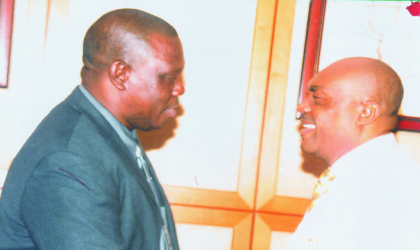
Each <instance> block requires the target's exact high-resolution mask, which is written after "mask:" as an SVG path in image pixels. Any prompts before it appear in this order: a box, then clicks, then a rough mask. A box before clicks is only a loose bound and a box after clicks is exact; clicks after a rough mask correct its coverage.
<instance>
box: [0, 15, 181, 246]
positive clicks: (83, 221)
mask: <svg viewBox="0 0 420 250" xmlns="http://www.w3.org/2000/svg"><path fill="white" fill-rule="evenodd" d="M83 63H84V66H83V68H82V72H81V76H82V85H81V86H78V87H77V88H76V89H75V90H74V91H73V93H72V94H71V95H70V96H69V97H68V98H67V99H66V100H64V101H63V102H62V103H61V104H59V105H58V106H57V107H56V108H54V109H53V110H52V111H51V113H50V114H49V115H48V116H47V117H46V118H45V119H44V120H43V121H42V122H41V124H40V125H39V126H38V128H37V129H36V130H35V131H34V133H33V134H32V135H31V137H30V138H29V139H28V141H27V142H26V143H25V145H24V146H23V147H22V149H21V150H20V152H19V153H18V155H17V156H16V158H15V160H14V162H13V163H12V165H11V167H10V170H9V173H8V176H7V179H6V182H5V185H4V188H3V193H2V197H1V200H0V249H54V250H55V249H89V250H91V249H145V250H154V249H179V247H178V241H177V237H176V232H175V226H174V221H173V218H172V214H171V211H170V208H169V204H168V201H167V200H166V197H165V195H164V193H163V190H162V188H161V186H160V184H159V182H158V181H157V178H156V175H155V173H154V171H153V168H152V167H151V165H150V162H149V161H148V159H147V157H146V156H145V154H144V152H143V150H142V148H141V145H140V143H139V141H138V139H137V135H136V132H135V129H140V130H145V131H147V130H152V129H157V128H161V127H162V126H164V125H165V123H166V122H167V121H168V119H170V118H171V117H173V116H175V115H176V112H175V110H174V108H175V107H176V106H177V105H178V96H180V95H182V94H183V93H184V86H183V83H182V82H181V81H180V79H179V78H180V77H179V76H180V74H181V72H182V70H183V68H184V57H183V51H182V46H181V42H180V40H179V38H178V35H177V33H176V31H175V29H174V28H173V27H172V26H170V25H169V24H168V23H166V22H165V21H164V20H162V19H160V18H158V17H155V16H152V15H150V14H148V13H145V12H142V11H139V10H133V9H122V10H116V11H112V12H109V13H107V14H105V15H104V16H102V17H101V18H100V19H99V20H98V21H96V22H95V23H94V24H93V25H92V26H91V27H90V28H89V30H88V31H87V33H86V37H85V40H84V44H83Z"/></svg>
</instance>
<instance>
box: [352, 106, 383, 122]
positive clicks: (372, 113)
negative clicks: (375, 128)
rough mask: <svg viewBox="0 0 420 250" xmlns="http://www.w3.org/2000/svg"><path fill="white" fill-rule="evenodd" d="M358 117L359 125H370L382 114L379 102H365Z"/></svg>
mask: <svg viewBox="0 0 420 250" xmlns="http://www.w3.org/2000/svg"><path fill="white" fill-rule="evenodd" d="M360 111H361V112H360V113H359V116H358V117H357V124H358V125H368V124H371V123H372V122H374V121H375V120H376V119H377V118H378V116H379V115H380V114H381V109H380V107H379V104H377V103H376V102H364V103H363V104H362V108H361V110H360Z"/></svg>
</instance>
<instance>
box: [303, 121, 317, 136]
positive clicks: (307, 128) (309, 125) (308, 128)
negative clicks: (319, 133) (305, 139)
mask: <svg viewBox="0 0 420 250" xmlns="http://www.w3.org/2000/svg"><path fill="white" fill-rule="evenodd" d="M315 128H316V125H315V124H312V123H306V122H302V125H301V129H300V134H301V135H304V134H307V133H309V132H311V131H313V130H314V129H315Z"/></svg>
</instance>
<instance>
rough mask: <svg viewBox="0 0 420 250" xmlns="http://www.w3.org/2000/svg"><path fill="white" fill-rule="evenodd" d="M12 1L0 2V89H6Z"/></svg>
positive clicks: (2, 0)
mask: <svg viewBox="0 0 420 250" xmlns="http://www.w3.org/2000/svg"><path fill="white" fill-rule="evenodd" d="M13 7H14V0H1V1H0V88H7V85H8V73H9V58H10V44H11V38H12V26H13Z"/></svg>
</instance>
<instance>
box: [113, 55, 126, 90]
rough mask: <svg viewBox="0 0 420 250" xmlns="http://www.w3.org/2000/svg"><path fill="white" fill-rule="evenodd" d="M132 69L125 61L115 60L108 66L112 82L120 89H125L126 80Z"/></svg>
mask: <svg viewBox="0 0 420 250" xmlns="http://www.w3.org/2000/svg"><path fill="white" fill-rule="evenodd" d="M129 71H130V66H128V65H127V64H126V63H125V62H122V61H115V62H113V63H112V64H111V66H109V68H108V76H109V79H110V80H111V82H112V84H114V86H115V87H116V88H117V89H119V90H124V89H125V88H126V86H125V82H126V80H128V74H129Z"/></svg>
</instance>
